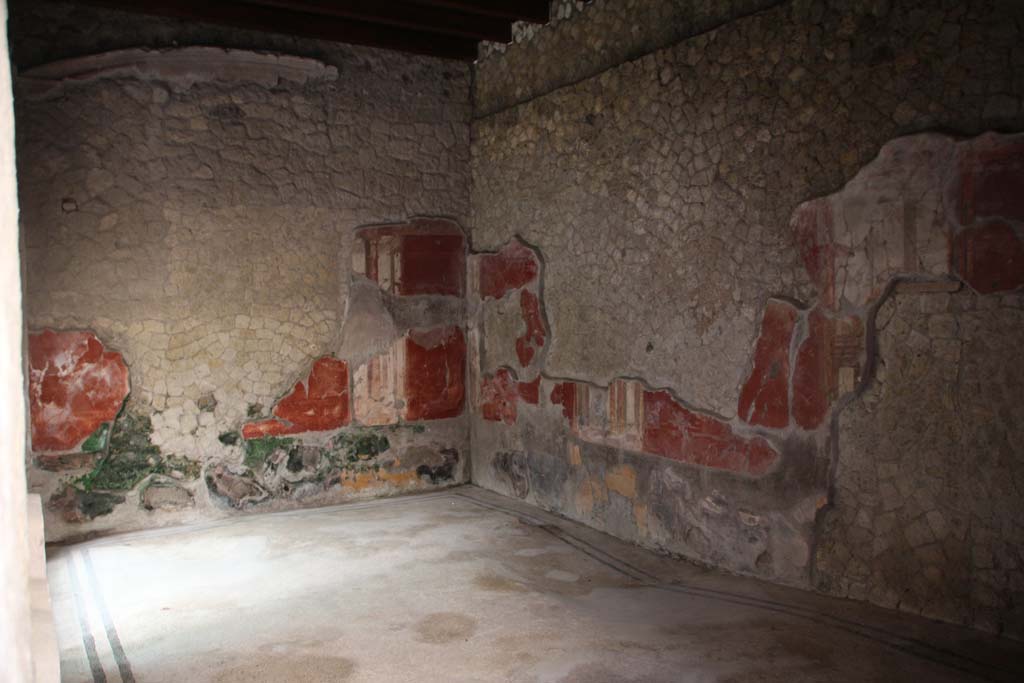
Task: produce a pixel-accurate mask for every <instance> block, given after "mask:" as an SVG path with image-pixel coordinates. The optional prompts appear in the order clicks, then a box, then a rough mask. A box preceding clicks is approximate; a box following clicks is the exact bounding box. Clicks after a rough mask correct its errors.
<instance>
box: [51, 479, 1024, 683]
mask: <svg viewBox="0 0 1024 683" xmlns="http://www.w3.org/2000/svg"><path fill="white" fill-rule="evenodd" d="M48 571H49V576H50V582H51V591H52V595H53V600H54V610H55V614H56V617H57V622H58V638H59V641H60V646H61V666H62V672H63V680H65V681H68V682H71V683H76V682H79V681H83V682H85V681H111V682H113V681H133V680H134V681H140V682H142V683H149V682H161V681H167V682H175V683H201V682H205V681H218V682H224V681H304V682H316V681H347V682H348V681H351V682H355V681H566V682H568V681H578V682H581V683H583V682H585V683H600V682H603V681H780V682H782V681H787V682H788V681H915V682H916V683H931V682H938V681H961V680H967V681H970V680H1007V681H1020V680H1024V645H1022V644H1021V643H1017V642H1014V641H1009V640H1005V639H998V638H993V637H990V636H987V635H984V634H981V633H978V632H975V631H971V630H968V629H963V628H958V627H953V626H948V625H944V624H937V623H934V622H930V621H926V620H923V619H918V618H914V617H911V616H908V615H904V614H898V613H894V612H889V611H886V610H880V609H876V608H873V607H870V606H868V605H863V604H859V603H853V602H849V601H840V600H833V599H829V598H825V597H823V596H818V595H814V594H811V593H807V592H804V591H799V590H794V589H789V588H784V587H780V586H774V585H771V584H766V583H763V582H759V581H754V580H751V579H745V578H739V577H734V576H728V575H724V574H721V573H718V572H713V571H708V570H704V569H701V568H698V567H695V566H693V565H690V564H688V563H685V562H679V561H674V560H671V559H668V558H664V557H660V556H658V555H655V554H653V553H648V552H646V551H643V550H641V549H639V548H636V547H634V546H631V545H628V544H625V543H622V542H619V541H617V540H615V539H613V538H611V537H608V536H605V535H603V534H600V533H598V532H595V531H593V530H591V529H588V528H586V527H583V526H580V525H577V524H574V523H572V522H568V521H566V520H563V519H560V518H558V517H556V516H554V515H549V514H547V513H544V512H542V511H540V510H537V509H536V508H532V507H529V506H525V505H523V504H521V503H519V502H518V501H513V500H510V499H507V498H503V497H501V496H497V495H494V494H491V493H488V492H486V491H483V490H481V489H478V488H475V487H468V486H467V487H460V488H457V489H451V490H449V491H445V492H441V493H433V494H426V495H420V496H411V497H406V498H394V499H388V500H381V501H373V502H368V503H356V504H351V505H343V506H338V507H331V508H321V509H316V510H303V511H295V512H287V513H277V514H265V515H249V516H244V517H238V518H233V519H230V520H226V521H222V522H217V523H213V524H209V525H204V526H195V527H186V528H174V529H164V530H158V531H149V532H140V533H136V534H124V535H119V536H113V537H108V538H105V539H100V540H96V541H92V542H88V543H83V544H78V545H73V546H66V547H62V548H55V549H52V550H51V554H50V559H49V562H48Z"/></svg>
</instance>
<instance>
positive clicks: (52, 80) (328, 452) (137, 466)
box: [13, 3, 470, 539]
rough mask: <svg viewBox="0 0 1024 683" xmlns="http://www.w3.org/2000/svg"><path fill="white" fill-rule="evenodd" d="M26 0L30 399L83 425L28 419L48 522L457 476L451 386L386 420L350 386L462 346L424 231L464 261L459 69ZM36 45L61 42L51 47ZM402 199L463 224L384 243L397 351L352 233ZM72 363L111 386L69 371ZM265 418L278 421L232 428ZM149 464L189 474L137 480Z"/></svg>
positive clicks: (460, 431) (129, 522)
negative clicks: (382, 361) (404, 283)
mask: <svg viewBox="0 0 1024 683" xmlns="http://www.w3.org/2000/svg"><path fill="white" fill-rule="evenodd" d="M15 12H16V14H15V21H14V22H13V26H14V29H13V31H14V32H13V35H14V54H15V55H19V54H20V55H25V57H24V59H25V64H22V65H21V67H22V68H20V69H19V77H18V79H17V83H16V88H17V92H16V108H17V110H16V113H17V116H18V127H17V134H18V160H19V168H18V175H19V181H20V183H19V185H20V188H19V189H20V198H21V207H22V228H23V245H24V260H25V272H26V301H25V311H26V324H27V327H28V329H29V331H30V333H31V335H30V340H36V342H37V343H36V347H37V349H36V351H38V353H36V354H35V355H34V356H33V359H34V361H33V372H34V373H36V374H38V380H39V381H38V383H37V384H36V385H35V387H34V388H33V390H35V391H36V392H37V393H36V394H35V395H34V401H35V403H34V406H33V407H34V410H36V412H37V414H42V413H41V411H44V410H46V411H51V412H47V413H46V415H47V417H45V418H43V419H42V420H41V421H42V422H44V423H45V422H47V421H50V422H51V423H53V422H54V421H58V422H59V421H60V420H67V419H68V415H69V414H70V415H72V422H74V424H73V425H70V427H69V429H70V431H68V432H67V433H65V434H63V435H61V434H58V435H57V436H56V437H53V435H49V436H47V435H45V434H44V433H43V432H42V431H40V430H34V431H35V433H34V434H33V436H34V442H35V446H34V451H35V458H34V463H36V464H38V466H33V468H32V470H31V471H30V485H31V488H32V489H33V490H38V491H40V492H42V493H43V494H44V496H45V497H46V498H48V499H50V501H51V506H50V510H49V512H48V515H49V516H48V519H47V522H48V531H49V533H50V538H51V539H58V538H62V537H65V536H68V535H79V534H82V533H88V532H93V531H100V530H109V529H124V528H130V527H136V526H145V525H151V524H158V523H170V522H180V521H185V520H189V519H194V518H198V517H204V516H209V515H211V514H223V511H224V509H226V508H228V507H230V506H236V507H239V506H240V507H245V506H248V505H250V504H256V503H257V502H258V501H264V502H262V503H260V505H261V506H262V507H264V508H266V507H274V506H287V505H293V504H297V501H298V499H302V501H303V502H305V503H317V502H319V503H323V502H331V501H334V500H339V499H341V498H344V497H347V496H349V495H370V494H372V493H373V492H377V493H387V492H394V491H400V490H408V489H412V488H423V487H427V486H432V485H434V484H445V483H451V482H453V481H462V480H463V479H464V476H465V475H464V472H463V469H462V462H461V460H460V461H459V462H458V463H457V464H456V463H455V462H454V459H455V458H459V457H461V456H462V455H464V454H465V453H466V445H467V441H466V437H467V433H466V429H465V420H464V417H462V415H463V410H462V407H463V406H462V403H461V399H459V398H458V397H454V398H453V399H452V401H453V402H452V403H451V404H450V405H449V406H448V409H447V410H444V411H436V412H435V413H431V412H430V406H429V405H428V406H426V407H425V408H424V407H422V406H421V409H420V410H419V412H418V413H417V414H415V415H414V414H412V413H410V412H404V413H403V412H396V413H394V414H392V415H391V419H387V420H382V419H373V420H371V419H364V417H363V414H362V409H361V407H360V406H359V404H358V402H357V401H356V400H355V399H356V398H357V397H358V396H360V395H362V394H363V393H365V392H362V393H361V391H362V390H361V388H360V386H359V382H360V381H363V382H367V381H369V379H368V378H366V371H365V369H364V368H363V367H362V366H364V365H366V364H367V363H371V362H373V358H372V357H373V356H374V353H377V354H384V353H390V352H391V351H390V345H399V344H405V343H406V341H404V340H406V339H408V340H409V341H408V344H409V345H410V347H409V348H410V353H409V354H408V355H407V356H406V358H407V360H408V359H410V358H411V360H409V362H408V363H407V364H406V365H403V366H402V369H403V370H406V369H408V370H409V371H410V372H412V369H415V368H417V367H423V366H424V365H426V366H432V365H433V364H434V363H435V362H442V363H444V364H446V365H450V364H452V363H456V362H458V351H459V349H458V347H457V346H456V347H454V350H452V349H453V347H452V346H451V343H452V339H456V338H458V339H461V336H460V335H461V334H462V333H461V330H460V326H461V317H460V316H461V300H462V292H461V289H460V288H461V280H460V281H459V282H458V283H456V284H457V285H458V287H459V289H458V291H456V290H455V289H452V287H451V285H450V283H448V284H444V285H443V286H441V287H440V288H439V289H432V288H431V287H432V283H431V282H430V281H429V275H430V274H431V273H430V272H429V268H427V269H426V270H424V266H423V265H422V263H423V261H424V252H426V253H427V255H428V256H429V255H430V250H431V249H433V248H434V247H435V246H437V248H438V249H439V250H440V252H439V253H441V254H442V255H444V257H445V258H448V257H449V256H450V255H451V254H452V253H454V254H455V256H457V257H458V258H464V256H462V255H463V254H464V251H465V248H466V245H465V240H464V238H463V235H462V232H461V230H460V229H459V228H458V223H460V222H461V223H465V220H466V217H467V214H468V210H469V207H468V194H467V188H468V185H469V181H468V133H469V129H468V120H469V115H470V114H469V91H468V87H469V73H468V68H467V67H466V66H465V65H462V64H458V63H454V62H447V61H443V60H434V59H428V58H419V57H412V56H406V55H401V54H397V53H391V52H386V51H378V50H371V49H363V48H355V47H346V46H339V45H331V44H326V43H304V44H303V49H302V50H297V52H299V53H300V54H319V55H320V56H322V57H323V59H312V58H308V57H306V58H299V57H293V56H285V57H280V56H276V55H274V54H266V53H255V52H251V51H243V50H224V49H219V48H201V49H194V48H189V47H188V46H187V45H183V46H182V47H181V48H170V49H167V50H159V51H157V50H132V49H125V50H119V51H114V52H106V53H103V54H102V55H101V56H89V53H90V48H89V45H88V43H87V41H86V39H85V37H84V36H83V35H81V34H80V33H78V32H76V31H75V30H73V29H75V27H80V26H82V25H85V26H88V25H92V24H103V23H104V21H103V20H104V19H108V20H109V23H110V24H111V25H116V26H117V27H119V28H118V35H120V36H121V37H122V39H124V37H126V36H128V37H131V38H132V39H133V40H135V41H139V42H141V43H152V44H160V43H161V42H170V41H171V39H172V38H173V39H178V40H182V41H184V40H188V39H189V38H192V39H195V40H197V41H199V40H202V42H207V43H212V44H228V45H231V44H239V43H241V42H245V41H243V40H242V39H243V38H246V35H242V34H238V33H237V32H223V34H222V33H218V32H217V30H215V29H212V28H210V27H199V28H200V29H202V31H201V32H197V31H198V29H197V28H196V27H194V26H187V25H185V24H184V23H181V24H179V23H176V22H164V21H162V20H152V19H138V20H135V19H134V18H132V16H131V15H124V14H119V13H115V12H105V11H100V10H92V9H88V8H85V9H83V8H81V7H70V6H68V5H66V4H63V3H27V4H25V6H24V7H16V8H15ZM19 12H20V13H19ZM68 17H72V18H74V19H75V21H71V20H69V19H68ZM50 20H52V21H50ZM48 21H50V23H47V22H48ZM133 28H134V29H135V30H134V31H133V30H131V29H133ZM107 35H108V33H107V32H106V30H103V31H101V32H100V33H99V34H98V35H97V42H98V43H101V44H102V43H103V42H104V41H103V40H102V38H103V36H107ZM240 35H241V37H239V36H240ZM41 36H42V37H43V38H45V39H46V40H48V41H49V42H46V41H44V40H43V38H41ZM64 38H67V40H64ZM250 38H252V36H251V35H249V36H248V38H247V39H250ZM150 39H152V40H150ZM275 40H276V39H274V38H273V37H270V38H267V41H268V42H267V44H266V45H265V46H264V47H274V46H275V45H276V42H275ZM43 44H47V45H51V46H53V49H54V50H59V51H60V54H58V55H57V56H60V57H68V58H69V59H68V60H65V61H60V62H58V63H52V62H51V63H49V64H39V62H41V61H45V54H44V53H43V52H41V47H40V46H41V45H43ZM69 46H71V47H69ZM103 47H109V46H108V45H103ZM115 47H125V48H128V47H129V46H126V45H116V46H115ZM251 47H255V45H251ZM72 48H73V49H74V50H76V52H74V53H69V50H71V49H72ZM26 64H27V65H28V66H30V67H31V68H25V66H26ZM410 216H446V217H450V218H452V219H454V220H455V221H456V223H453V224H444V225H441V226H440V227H438V224H436V222H430V221H427V222H416V223H414V224H411V225H405V224H404V223H402V225H405V227H400V228H399V227H396V228H393V229H390V234H392V237H391V238H390V242H389V244H390V247H389V248H390V249H391V251H390V252H389V254H391V257H393V259H394V260H395V262H396V263H398V264H399V265H401V264H403V263H406V262H407V261H408V264H407V265H408V266H409V268H411V269H412V270H410V271H409V276H408V279H410V281H413V280H415V281H416V282H420V283H423V282H426V284H425V285H422V286H421V287H420V289H417V290H415V291H411V290H408V291H407V290H400V291H399V290H394V291H392V290H388V291H386V292H385V291H381V293H380V294H379V295H378V296H377V301H378V302H379V303H380V306H379V307H378V310H377V312H376V314H375V315H377V317H378V318H379V319H380V324H381V325H385V326H389V327H388V333H387V337H386V338H381V339H379V340H378V341H381V343H382V344H384V343H386V344H387V345H389V346H388V348H384V349H379V348H376V347H373V348H372V349H371V348H370V347H367V348H366V349H364V351H363V353H362V354H361V355H358V356H356V355H353V354H352V353H350V349H347V348H345V346H344V344H345V341H346V335H348V336H352V335H354V334H356V332H357V331H358V330H357V328H359V327H360V326H361V325H362V324H363V322H365V321H359V320H356V321H353V316H354V313H355V311H354V309H353V297H354V296H355V294H354V292H355V291H356V290H358V289H360V288H362V289H365V288H367V287H370V286H372V282H368V278H367V276H366V270H365V265H363V264H361V263H360V259H361V258H363V257H362V256H361V255H362V254H363V253H364V250H365V245H364V241H365V240H366V239H368V237H367V235H368V234H370V233H367V232H365V231H364V232H362V233H357V228H359V227H360V226H365V225H368V224H383V223H394V222H396V221H398V222H404V221H405V220H406V219H407V218H408V217H410ZM407 230H411V231H412V232H414V233H416V235H408V236H402V235H400V234H399V233H403V234H404V231H407ZM396 231H397V232H396ZM371 233H372V229H371ZM417 235H418V237H417ZM417 239H418V241H417ZM432 240H433V241H432ZM435 242H436V243H437V244H435ZM442 242H443V244H441V243H442ZM406 247H408V249H406ZM453 250H454V251H453ZM407 251H408V254H407V253H406V252H407ZM357 255H359V256H357ZM354 261H355V263H354ZM417 267H418V268H419V270H418V271H417V270H416V268H417ZM442 275H443V273H442ZM453 326H454V331H450V328H452V327H453ZM438 328H440V329H442V330H443V331H444V332H443V333H437V334H434V333H433V332H432V331H433V330H435V329H438ZM76 333H80V334H76ZM439 335H440V336H439ZM446 335H447V336H446ZM453 335H454V336H453ZM456 344H457V340H456ZM435 349H442V350H445V349H448V350H451V353H448V352H443V353H442V352H437V353H440V356H436V355H431V354H432V353H435ZM403 351H404V349H403ZM417 353H418V354H419V355H416V354H417ZM451 354H455V355H454V356H452V355H451ZM114 356H116V360H114V359H113V357H114ZM71 358H74V363H72V364H70V365H67V364H66V363H65V362H66V361H67V360H68V359H71ZM35 359H37V360H38V361H39V363H38V364H37V363H35ZM55 359H56V360H55ZM61 363H65V365H62V364H61ZM96 363H100V364H103V367H99V368H97V367H94V366H95V365H96ZM417 363H419V365H417ZM36 365H38V367H36ZM122 366H123V368H124V370H118V371H117V373H116V380H115V376H114V375H111V374H110V372H111V368H115V367H122ZM47 369H48V370H47ZM424 372H426V371H424ZM421 374H422V373H421ZM426 374H427V375H429V374H430V373H429V372H426ZM125 375H127V376H126V377H125ZM410 376H411V375H410ZM396 377H397V379H396V381H397V382H398V384H399V385H402V386H401V387H400V389H402V390H403V391H404V388H405V387H404V385H405V383H406V380H407V379H408V378H406V377H403V376H401V375H396ZM82 378H88V381H89V382H92V384H91V385H90V386H97V385H98V384H103V383H106V384H105V386H106V387H107V389H108V390H109V391H107V394H109V395H104V396H101V397H97V396H91V397H90V398H89V400H88V401H85V400H84V399H82V398H81V397H80V396H79V395H78V394H75V393H74V392H71V393H69V392H67V391H64V388H66V387H72V386H76V387H80V386H82V384H81V383H80V382H79V383H78V384H75V382H77V381H78V380H79V379H82ZM447 380H451V381H453V382H455V383H457V384H459V386H460V387H461V377H456V376H454V375H444V374H442V376H441V382H442V385H441V388H442V389H443V388H444V384H443V383H444V382H445V381H447ZM408 381H409V382H412V383H415V382H416V381H419V380H413V379H408ZM430 382H435V384H436V378H432V379H429V380H427V387H428V389H429V388H430V387H433V386H434V385H431V384H430ZM111 383H113V385H114V386H112V385H111ZM125 383H127V384H129V385H130V394H129V395H128V398H127V401H126V403H125V405H124V407H122V406H121V399H123V398H124V388H125V387H124V384H125ZM402 396H404V394H403V395H402ZM460 396H461V394H460ZM279 399H280V400H279ZM396 400H399V401H401V400H402V397H401V396H400V397H399V398H398V399H396ZM83 410H84V411H85V412H86V413H87V418H88V419H85V420H84V421H76V420H75V419H74V415H75V414H76V412H77V413H78V414H80V413H82V411H83ZM69 411H70V413H69ZM114 415H118V416H119V417H117V419H116V420H115V419H114ZM310 415H312V419H307V418H309V416H310ZM434 418H436V419H434ZM261 420H262V421H271V422H273V421H277V424H278V426H277V427H276V428H267V429H264V430H263V431H262V432H261V433H259V434H255V433H254V432H253V428H252V427H249V426H246V425H248V423H254V424H258V423H260V422H261ZM424 420H429V422H424ZM39 422H40V420H39V419H35V418H34V421H33V426H34V428H35V427H36V426H37V425H38V423H39ZM60 424H61V425H64V422H61V423H60ZM69 424H70V423H69ZM62 428H63V427H62ZM103 430H105V431H103ZM58 431H59V430H58ZM346 435H347V436H346ZM51 437H52V438H51ZM85 437H88V438H85ZM247 437H251V438H247ZM47 438H51V440H50V441H49V442H47ZM83 439H85V440H83ZM253 439H257V440H258V443H255V444H254V442H253ZM385 451H386V452H385ZM453 454H454V455H453ZM113 456H117V457H116V458H113V459H109V458H111V457H113ZM378 456H379V457H378ZM102 462H106V463H107V464H106V465H101V464H100V463H102ZM285 464H287V465H288V467H287V468H286V467H285ZM113 465H116V467H112V466H113ZM264 466H266V468H267V471H266V472H265V473H261V471H260V470H259V468H261V467H264ZM421 466H423V467H424V468H426V469H425V470H424V471H423V472H425V473H421V474H417V470H418V469H420V467H421ZM437 468H440V471H444V470H445V468H447V475H448V476H441V474H439V470H438V469H437ZM270 470H273V471H270ZM279 470H280V471H279ZM264 474H265V476H264ZM150 475H153V476H150ZM140 477H144V478H142V479H140ZM153 477H161V478H160V479H159V483H163V484H166V485H167V486H168V487H178V488H182V489H184V492H180V491H173V492H168V491H159V490H153V489H152V487H149V488H145V489H144V488H143V487H144V486H147V482H151V480H153ZM153 481H155V480H153ZM69 483H70V484H71V486H70V488H69V487H68V484H69ZM318 487H319V488H318ZM104 489H112V490H104ZM101 494H102V495H101ZM147 495H149V496H150V497H151V498H152V499H153V500H147V498H146V496H147ZM121 500H126V502H125V503H120V502H119V501H121ZM147 508H153V509H147ZM161 508H174V509H171V510H161ZM179 508H180V509H179ZM111 510H112V512H111ZM101 512H102V513H109V514H102V515H99V516H97V514H98V513H101ZM90 517H95V519H92V520H89V518H90Z"/></svg>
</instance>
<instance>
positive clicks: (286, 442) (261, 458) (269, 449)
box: [244, 436, 295, 469]
mask: <svg viewBox="0 0 1024 683" xmlns="http://www.w3.org/2000/svg"><path fill="white" fill-rule="evenodd" d="M294 443H295V439H292V438H288V437H284V438H282V437H277V436H265V437H262V438H259V439H250V440H248V441H246V442H245V460H244V462H245V466H246V467H248V468H249V469H255V468H257V467H260V466H261V465H263V463H265V462H266V461H267V458H268V457H270V454H271V453H273V452H274V451H276V450H278V449H285V450H288V449H290V448H291V446H292V444H294Z"/></svg>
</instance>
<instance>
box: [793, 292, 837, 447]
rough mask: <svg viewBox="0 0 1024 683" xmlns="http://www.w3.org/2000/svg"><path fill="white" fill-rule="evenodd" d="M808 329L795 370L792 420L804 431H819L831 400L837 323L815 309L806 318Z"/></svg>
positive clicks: (798, 353) (797, 357)
mask: <svg viewBox="0 0 1024 683" xmlns="http://www.w3.org/2000/svg"><path fill="white" fill-rule="evenodd" d="M807 327H808V333H807V339H805V340H804V342H803V343H802V344H801V345H800V350H799V351H797V356H796V368H795V369H794V370H793V419H794V420H796V423H797V424H798V425H800V426H801V427H803V428H804V429H817V428H818V427H819V426H821V423H822V422H823V421H824V419H825V415H826V414H828V409H829V405H830V403H831V399H832V392H833V385H834V380H833V377H834V372H833V368H832V347H833V346H834V341H835V321H833V320H832V319H831V318H829V317H827V316H826V315H824V314H823V313H822V312H821V311H820V310H818V309H814V310H813V311H811V313H810V315H808V316H807Z"/></svg>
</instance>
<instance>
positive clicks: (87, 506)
mask: <svg viewBox="0 0 1024 683" xmlns="http://www.w3.org/2000/svg"><path fill="white" fill-rule="evenodd" d="M75 501H76V503H77V505H78V510H79V511H80V512H81V513H82V515H83V516H84V517H85V518H86V519H95V518H97V517H101V516H103V515H109V514H110V513H111V512H113V511H114V508H115V507H116V506H117V505H120V504H121V503H123V502H124V496H118V495H115V494H113V493H98V492H92V491H77V492H76V493H75Z"/></svg>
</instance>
